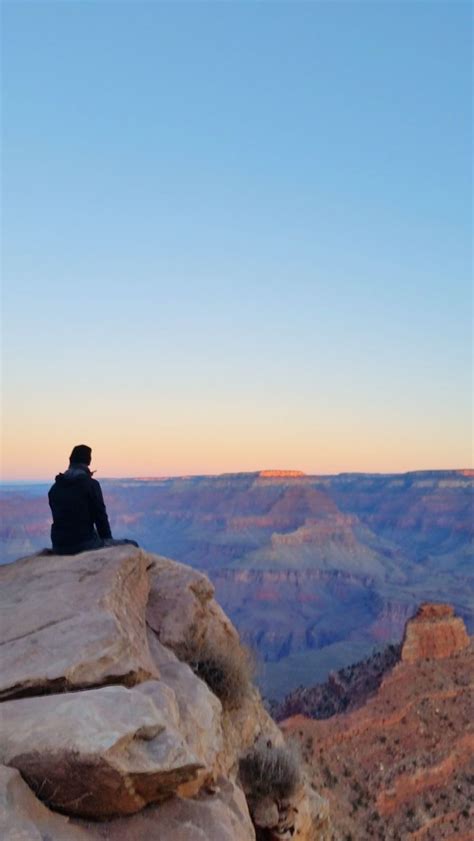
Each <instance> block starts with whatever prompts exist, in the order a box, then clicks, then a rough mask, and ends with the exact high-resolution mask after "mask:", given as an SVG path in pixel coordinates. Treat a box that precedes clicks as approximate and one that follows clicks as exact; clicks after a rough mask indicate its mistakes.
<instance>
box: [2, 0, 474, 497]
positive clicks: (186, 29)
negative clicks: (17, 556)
mask: <svg viewBox="0 0 474 841" xmlns="http://www.w3.org/2000/svg"><path fill="white" fill-rule="evenodd" d="M2 17H3V21H2V32H3V49H2V61H3V73H2V77H3V108H2V176H3V188H2V210H3V222H2V327H3V330H2V353H1V362H2V404H3V414H2V418H3V422H2V433H3V437H2V477H3V479H4V480H8V481H11V480H34V479H47V478H49V477H51V476H54V474H55V473H56V472H57V471H58V470H60V469H63V468H64V467H65V466H66V465H67V461H68V455H69V452H70V450H71V448H72V446H73V445H75V444H78V443H86V444H89V445H90V446H92V448H93V467H94V468H96V469H97V476H98V477H100V476H157V475H173V474H193V473H220V472H227V471H239V470H258V469H263V468H282V469H284V468H293V469H300V470H304V471H306V472H310V473H337V472H342V471H370V472H373V471H377V472H379V471H380V472H399V471H405V470H416V469H435V468H437V469H441V468H465V467H469V466H470V465H471V464H472V402H471V394H472V390H471V389H472V384H471V378H472V335H473V328H472V286H471V283H472V280H471V269H472V265H471V261H472V253H471V233H472V228H471V224H472V218H471V199H472V172H471V154H472V147H471V143H472V124H471V120H472V112H471V97H472V90H471V59H472V56H471V52H472V42H471V35H470V33H471V23H472V21H471V6H470V4H469V3H464V2H456V1H455V0H454V2H452V0H450V2H434V1H433V2H430V0H426V2H425V1H424V0H414V1H413V2H405V0H402V2H392V0H380V2H358V0H352V2H337V1H336V0H327V1H326V2H298V0H296V1H295V0H291V2H290V0H286V2H267V0H261V2H253V0H240V1H239V0H234V2H226V0H221V2H200V1H199V0H196V1H195V2H143V3H142V2H136V0H134V2H120V1H119V0H117V2H113V1H112V0H97V1H94V0H82V2H75V1H74V0H57V1H56V2H47V3H45V2H42V0H37V1H36V2H21V0H20V2H3V4H2Z"/></svg>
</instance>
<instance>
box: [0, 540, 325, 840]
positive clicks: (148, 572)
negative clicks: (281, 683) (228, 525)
mask: <svg viewBox="0 0 474 841" xmlns="http://www.w3.org/2000/svg"><path fill="white" fill-rule="evenodd" d="M213 594H214V588H213V586H212V584H211V583H210V581H209V580H208V579H207V578H206V576H205V575H203V574H202V573H200V572H197V571H196V570H194V569H192V568H191V567H187V566H185V565H183V564H179V563H175V562H174V561H171V560H169V559H167V558H163V557H160V556H157V555H152V554H149V553H146V552H144V551H143V550H140V549H134V548H132V547H115V548H109V549H106V550H99V551H96V552H88V553H83V554H80V555H76V556H73V557H67V556H63V557H56V556H54V555H44V554H43V555H42V554H39V555H36V556H33V557H30V558H25V559H22V560H20V561H18V562H16V563H12V564H10V565H8V566H4V567H2V568H1V569H0V597H1V600H2V617H3V621H2V628H1V631H2V638H1V639H0V642H1V644H2V650H3V651H4V652H5V665H6V668H5V671H4V672H3V673H2V681H3V683H2V684H1V685H2V698H1V699H0V806H1V807H2V808H1V809H0V834H1V837H2V838H3V837H5V838H6V839H7V838H12V839H13V838H15V839H16V838H20V837H21V838H22V839H26V841H39V839H46V838H48V841H69V840H70V841H73V839H74V841H75V839H77V841H79V839H83V841H87V839H89V840H90V841H99V839H100V838H103V837H105V838H107V839H109V841H135V839H136V841H143V838H145V837H146V838H147V839H149V841H168V840H169V841H177V840H178V839H180V841H197V839H206V841H255V839H256V829H255V826H256V824H255V819H254V818H253V816H252V814H251V812H250V810H249V805H248V804H249V802H251V803H252V806H255V807H256V808H257V813H258V814H261V811H262V810H261V809H260V810H258V806H259V799H260V795H259V794H258V792H255V791H254V790H253V787H252V785H251V786H250V789H248V790H247V789H246V790H245V791H244V789H243V787H242V785H241V777H240V767H241V765H240V761H241V758H242V756H244V755H245V754H246V753H247V752H248V751H249V750H252V749H254V748H255V746H257V745H258V746H259V747H260V749H262V750H263V751H264V752H265V751H268V750H270V749H271V748H272V746H273V747H277V746H282V744H283V737H282V734H281V731H280V730H279V728H278V727H277V725H276V724H275V722H274V721H273V720H272V719H271V718H270V716H269V714H268V713H267V711H266V710H265V708H264V706H263V704H262V701H261V698H260V695H259V693H258V691H257V689H256V688H255V687H254V686H253V685H252V683H251V680H250V674H249V673H248V672H247V671H246V670H245V669H244V664H245V662H246V660H245V652H244V650H243V649H242V647H241V644H240V640H239V635H238V633H237V631H236V629H235V628H234V627H233V625H232V623H231V622H230V621H229V619H228V618H227V616H226V615H225V614H224V612H223V611H222V609H221V608H220V606H219V605H218V604H217V602H216V601H215V599H214V596H213ZM189 650H191V651H192V652H193V657H192V659H191V660H190V665H188V663H187V662H184V660H183V656H184V655H183V652H186V651H189ZM180 658H181V659H180ZM200 668H201V669H203V671H202V672H200V671H199V669H200ZM200 675H204V676H205V677H204V678H203V677H202V676H200ZM20 774H21V777H20ZM51 810H54V811H51ZM58 813H61V815H60V814H58ZM273 813H274V814H273V817H274V821H275V822H274V824H273V825H272V826H269V827H268V829H269V831H270V835H269V836H268V837H269V838H273V837H281V836H278V835H275V833H276V832H277V831H278V832H279V828H281V827H282V826H283V825H285V828H287V829H288V832H289V833H290V836H291V837H292V836H294V835H295V836H297V837H298V838H300V839H301V841H314V839H315V838H318V839H319V840H320V841H329V839H330V837H331V828H330V821H329V815H328V808H327V803H326V802H325V801H324V800H323V799H321V798H318V797H316V796H315V794H314V792H313V791H312V789H310V787H309V784H308V781H307V779H306V776H305V774H304V772H303V771H301V772H299V785H298V790H297V791H296V790H295V791H294V792H293V791H292V790H291V791H290V790H288V792H287V797H286V799H285V800H284V802H283V801H282V802H280V801H278V802H277V800H276V799H274V808H273ZM104 821H106V823H103V822H104ZM285 831H286V829H285ZM68 833H69V834H68ZM104 833H105V834H104Z"/></svg>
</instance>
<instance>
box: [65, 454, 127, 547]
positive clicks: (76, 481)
mask: <svg viewBox="0 0 474 841" xmlns="http://www.w3.org/2000/svg"><path fill="white" fill-rule="evenodd" d="M91 458H92V449H91V448H90V447H88V446H87V445H86V444H78V445H77V446H76V447H74V448H73V451H72V453H71V455H70V457H69V469H68V470H66V472H65V473H58V475H57V476H56V480H55V482H54V485H53V486H52V487H51V488H50V489H49V492H48V500H49V506H50V508H51V512H52V515H53V524H52V526H51V543H52V544H53V553H54V554H55V555H77V554H78V553H79V552H88V551H90V550H91V549H103V548H104V546H123V545H125V544H130V545H132V546H138V543H136V542H135V541H134V540H114V539H113V537H112V532H111V530H110V524H109V518H108V516H107V509H106V507H105V503H104V497H103V496H102V489H101V487H100V485H99V482H98V481H97V480H96V479H94V478H93V474H92V471H91V470H90V469H89V465H90V463H91Z"/></svg>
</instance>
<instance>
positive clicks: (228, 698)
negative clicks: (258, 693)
mask: <svg viewBox="0 0 474 841" xmlns="http://www.w3.org/2000/svg"><path fill="white" fill-rule="evenodd" d="M176 653H177V654H178V657H179V658H180V659H181V660H184V661H185V662H186V663H188V665H189V666H190V667H191V668H192V670H193V672H194V673H195V674H196V675H197V676H198V677H200V678H201V679H202V680H203V681H204V682H205V683H207V685H208V687H209V689H210V690H211V692H213V693H214V695H217V697H218V698H219V700H220V701H221V702H222V705H223V706H224V707H225V708H226V709H233V708H235V707H239V706H241V705H242V703H243V702H244V700H245V699H246V698H247V697H248V696H249V694H250V691H251V688H252V673H253V664H252V658H251V655H250V652H249V651H248V650H247V649H246V648H244V646H242V645H240V644H235V643H230V644H229V645H228V646H226V647H225V648H224V647H222V646H219V645H217V644H216V643H213V642H211V641H210V640H207V639H204V640H200V641H199V642H197V641H196V640H191V641H190V642H187V643H183V644H182V645H180V646H179V649H178V650H177V652H176Z"/></svg>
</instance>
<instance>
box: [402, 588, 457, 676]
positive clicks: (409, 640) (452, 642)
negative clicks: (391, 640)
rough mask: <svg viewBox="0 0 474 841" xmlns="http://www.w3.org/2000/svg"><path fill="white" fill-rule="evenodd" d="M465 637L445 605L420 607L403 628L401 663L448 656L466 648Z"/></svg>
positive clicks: (452, 611)
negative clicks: (402, 661) (404, 628)
mask: <svg viewBox="0 0 474 841" xmlns="http://www.w3.org/2000/svg"><path fill="white" fill-rule="evenodd" d="M468 645H469V637H468V634H467V631H466V626H465V624H464V622H463V621H462V619H460V618H459V617H457V616H454V610H453V608H452V607H451V606H450V605H448V604H428V603H426V604H422V605H421V606H420V608H419V610H418V611H417V613H416V615H415V616H414V617H413V619H411V620H410V621H409V622H408V623H407V626H406V630H405V636H404V639H403V645H402V654H401V657H402V660H404V661H405V662H406V663H416V662H417V661H418V660H425V659H434V660H440V659H442V658H443V657H451V656H453V655H454V654H457V653H458V652H459V651H462V650H463V649H464V648H467V646H468Z"/></svg>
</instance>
